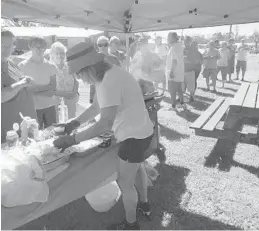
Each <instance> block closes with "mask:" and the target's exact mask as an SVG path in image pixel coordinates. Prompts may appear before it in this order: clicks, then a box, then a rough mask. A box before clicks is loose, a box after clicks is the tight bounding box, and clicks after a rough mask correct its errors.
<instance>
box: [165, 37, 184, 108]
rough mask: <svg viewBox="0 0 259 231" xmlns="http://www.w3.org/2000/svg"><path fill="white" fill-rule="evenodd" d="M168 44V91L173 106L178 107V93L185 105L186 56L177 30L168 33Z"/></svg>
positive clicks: (182, 103)
mask: <svg viewBox="0 0 259 231" xmlns="http://www.w3.org/2000/svg"><path fill="white" fill-rule="evenodd" d="M167 39H168V44H169V45H170V50H169V53H168V55H167V58H166V68H165V70H166V77H167V81H168V91H169V93H170V95H171V104H172V108H173V109H175V107H176V93H178V95H179V99H180V104H181V105H182V106H184V101H183V89H182V85H183V82H184V56H183V47H182V45H181V43H180V42H179V41H178V40H179V37H178V35H177V34H176V33H175V32H170V33H169V34H168V37H167Z"/></svg>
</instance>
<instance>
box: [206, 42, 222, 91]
mask: <svg viewBox="0 0 259 231" xmlns="http://www.w3.org/2000/svg"><path fill="white" fill-rule="evenodd" d="M219 59H220V53H219V51H218V50H217V49H216V48H215V42H213V41H211V42H209V44H208V48H207V49H206V51H205V52H204V54H203V60H204V61H203V66H204V69H203V77H204V78H205V79H206V84H207V90H208V91H209V90H210V79H211V80H212V87H213V92H217V91H216V80H217V74H218V65H217V61H218V60H219Z"/></svg>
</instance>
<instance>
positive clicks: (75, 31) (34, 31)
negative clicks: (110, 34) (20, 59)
mask: <svg viewBox="0 0 259 231" xmlns="http://www.w3.org/2000/svg"><path fill="white" fill-rule="evenodd" d="M9 30H11V31H12V32H13V34H14V35H15V36H18V37H19V36H20V37H31V36H38V35H41V36H51V35H56V36H57V37H66V38H68V37H81V38H87V37H89V36H91V35H98V34H101V33H103V32H102V31H98V30H90V29H89V30H85V29H83V28H69V27H9Z"/></svg>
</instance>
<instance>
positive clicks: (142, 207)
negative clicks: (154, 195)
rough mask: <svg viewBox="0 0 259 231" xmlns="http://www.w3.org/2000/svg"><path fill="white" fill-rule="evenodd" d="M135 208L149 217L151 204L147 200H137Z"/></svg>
mask: <svg viewBox="0 0 259 231" xmlns="http://www.w3.org/2000/svg"><path fill="white" fill-rule="evenodd" d="M137 210H138V211H140V212H141V213H142V214H143V215H145V216H147V217H149V216H150V215H151V213H152V210H151V206H150V204H149V203H148V202H139V203H138V205H137Z"/></svg>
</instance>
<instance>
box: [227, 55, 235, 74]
mask: <svg viewBox="0 0 259 231" xmlns="http://www.w3.org/2000/svg"><path fill="white" fill-rule="evenodd" d="M234 72H235V58H231V59H230V60H229V61H228V74H233V73H234Z"/></svg>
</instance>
